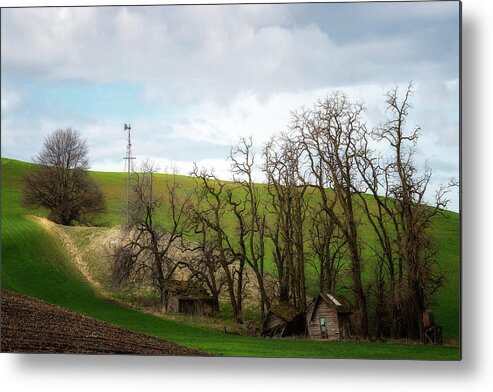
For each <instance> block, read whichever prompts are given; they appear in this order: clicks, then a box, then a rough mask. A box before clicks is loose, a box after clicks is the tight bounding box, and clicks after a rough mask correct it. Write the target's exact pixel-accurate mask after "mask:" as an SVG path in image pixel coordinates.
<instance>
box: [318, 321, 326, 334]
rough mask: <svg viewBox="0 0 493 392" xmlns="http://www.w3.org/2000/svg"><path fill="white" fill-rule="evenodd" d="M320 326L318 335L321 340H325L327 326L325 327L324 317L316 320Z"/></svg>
mask: <svg viewBox="0 0 493 392" xmlns="http://www.w3.org/2000/svg"><path fill="white" fill-rule="evenodd" d="M318 322H319V324H320V335H321V337H322V338H327V326H326V325H325V317H320V318H319V319H318Z"/></svg>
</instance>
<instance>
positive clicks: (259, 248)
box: [116, 86, 447, 339]
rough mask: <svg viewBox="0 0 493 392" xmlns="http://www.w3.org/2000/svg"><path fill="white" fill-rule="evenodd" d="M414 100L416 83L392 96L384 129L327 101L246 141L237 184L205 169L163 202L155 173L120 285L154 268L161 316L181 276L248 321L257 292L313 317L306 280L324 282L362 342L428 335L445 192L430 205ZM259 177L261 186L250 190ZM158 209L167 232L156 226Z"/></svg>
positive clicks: (357, 110)
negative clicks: (346, 308)
mask: <svg viewBox="0 0 493 392" xmlns="http://www.w3.org/2000/svg"><path fill="white" fill-rule="evenodd" d="M411 95H412V88H411V86H409V87H408V89H407V90H406V92H405V93H404V96H403V97H402V98H400V97H399V94H398V90H397V89H395V90H392V91H390V92H389V93H388V94H387V101H386V103H387V109H388V110H387V113H388V118H387V119H386V120H385V121H384V122H383V124H382V125H381V126H380V127H378V128H376V129H372V130H369V129H367V127H366V124H365V121H364V117H363V115H364V110H365V109H364V107H363V106H362V105H361V104H358V103H354V102H351V101H350V100H349V98H348V97H347V96H345V95H344V94H342V93H334V94H332V95H329V96H328V97H327V98H325V99H323V100H321V101H319V102H318V103H317V104H316V105H315V106H314V108H312V109H303V110H300V111H298V112H296V113H294V114H293V119H292V123H291V124H290V126H289V128H288V130H287V132H285V133H283V134H281V135H279V136H277V137H276V138H273V139H272V140H271V141H270V142H268V143H267V144H266V145H265V146H264V149H263V151H262V153H261V154H260V153H258V154H256V153H255V150H254V148H253V143H252V140H251V139H242V140H240V143H239V144H238V145H237V146H235V147H233V148H232V149H231V153H230V161H231V174H232V178H233V181H230V182H226V181H223V180H220V179H219V178H217V177H216V176H215V175H214V173H213V172H212V171H209V170H207V169H200V168H197V167H195V169H194V170H193V172H192V173H191V175H192V177H194V178H195V184H196V185H195V189H194V192H193V193H191V194H189V195H188V196H186V197H182V198H178V197H177V192H176V186H177V185H176V182H175V183H173V184H171V185H170V184H169V183H168V184H167V185H166V189H165V194H166V196H164V198H156V197H155V196H153V191H152V172H153V170H151V169H150V168H145V170H143V173H141V174H136V180H135V195H136V202H135V204H134V206H133V212H132V217H133V223H134V225H133V227H132V229H131V233H132V234H131V236H130V237H131V238H132V240H131V241H130V242H128V243H127V244H125V245H124V246H123V247H121V249H120V250H119V252H118V253H117V257H116V260H117V264H116V265H117V266H118V268H117V269H116V270H117V271H118V273H119V274H121V277H120V280H121V281H123V280H124V279H127V278H128V277H130V276H134V277H135V276H138V275H139V274H141V273H144V270H147V271H148V272H146V273H147V274H148V276H152V277H153V279H154V281H155V282H156V285H157V287H158V288H159V290H160V293H162V302H163V305H164V306H165V305H166V299H165V298H163V296H164V293H165V292H166V284H167V282H168V281H169V280H170V279H172V278H173V276H174V274H175V272H176V270H177V269H181V268H182V269H184V270H186V271H187V273H188V276H189V278H190V279H195V280H198V281H199V282H201V283H202V284H203V285H205V286H206V287H207V288H208V289H209V291H210V293H211V295H212V297H213V298H214V302H215V307H216V310H217V311H219V310H220V306H219V305H220V298H227V300H228V302H229V304H230V306H231V309H232V314H233V319H234V321H235V322H237V323H241V322H242V321H243V313H244V306H243V304H244V299H245V296H246V295H247V294H246V293H247V290H246V288H247V286H248V285H250V286H252V287H255V288H256V291H257V292H258V304H259V313H260V314H261V316H262V318H263V317H264V316H265V314H266V311H267V310H268V309H269V308H270V307H271V306H272V305H273V304H277V303H289V304H291V305H292V306H293V307H294V308H296V309H297V310H298V311H299V312H304V311H305V310H306V308H307V279H308V278H307V275H308V273H307V271H309V270H310V271H316V274H317V275H318V290H319V291H320V292H330V293H337V292H340V291H341V290H342V291H344V293H345V294H347V296H348V297H349V298H350V299H351V301H352V304H353V316H352V318H353V319H352V323H353V328H354V331H355V333H356V334H357V335H358V336H359V337H362V338H366V337H368V336H377V337H393V338H402V337H408V338H413V339H418V338H422V336H423V326H422V312H423V311H424V310H425V308H426V307H427V306H428V305H429V303H430V301H431V300H432V295H433V293H434V292H435V291H436V290H437V289H438V288H440V287H441V285H442V284H443V276H442V274H441V273H440V271H439V269H438V266H437V264H436V258H435V255H436V247H435V242H434V238H433V236H432V235H431V233H430V225H431V223H432V222H433V218H434V217H435V216H436V215H437V214H438V213H440V211H441V210H442V209H444V208H445V207H446V204H447V200H446V199H445V194H446V191H447V190H446V188H441V189H440V190H439V191H438V193H437V195H436V200H435V203H434V204H433V205H430V204H425V199H424V198H425V193H426V190H427V186H428V184H429V182H430V178H431V172H430V171H429V170H428V169H426V170H425V172H424V173H423V174H422V175H420V174H419V173H418V170H417V168H416V164H415V159H414V149H415V146H416V143H417V141H418V137H419V128H416V129H413V130H411V131H408V130H407V129H406V118H407V115H408V111H409V109H410V97H411ZM376 143H379V145H380V146H382V147H383V148H382V151H386V154H385V156H382V155H381V154H379V153H378V152H377V151H375V150H374V149H372V148H371V146H372V145H373V146H374V145H376ZM257 160H258V161H257ZM259 172H261V173H263V174H264V176H265V183H258V182H255V181H254V176H255V173H259ZM161 203H167V207H166V208H165V209H164V210H166V211H168V215H169V216H168V217H167V218H166V221H167V222H169V223H170V225H169V227H168V228H166V229H164V228H163V227H161V226H159V225H157V224H156V217H155V215H156V214H157V213H158V207H159V205H160V204H161ZM369 233H372V234H369ZM185 238H186V239H187V240H186V241H185ZM172 244H175V245H176V246H178V245H179V247H180V251H181V255H180V256H179V257H178V256H176V255H175V256H173V255H172V254H170V249H171V245H172ZM267 260H269V261H270V263H267ZM267 265H271V266H272V268H273V269H271V270H269V271H268V270H267ZM149 274H150V275H149ZM369 304H371V306H370V305H369Z"/></svg>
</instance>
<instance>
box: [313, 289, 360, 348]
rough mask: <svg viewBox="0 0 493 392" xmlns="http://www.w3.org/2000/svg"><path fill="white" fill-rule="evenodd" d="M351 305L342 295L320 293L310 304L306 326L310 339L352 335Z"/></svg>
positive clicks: (346, 337)
mask: <svg viewBox="0 0 493 392" xmlns="http://www.w3.org/2000/svg"><path fill="white" fill-rule="evenodd" d="M350 316H351V306H350V304H349V302H348V301H347V300H346V299H344V298H342V297H337V298H336V297H335V296H334V295H333V294H329V293H320V294H319V295H318V296H317V297H315V298H314V299H313V301H312V302H311V303H310V304H309V305H308V310H307V315H306V328H307V332H308V336H309V337H310V339H329V340H340V339H349V338H350V337H351V319H350Z"/></svg>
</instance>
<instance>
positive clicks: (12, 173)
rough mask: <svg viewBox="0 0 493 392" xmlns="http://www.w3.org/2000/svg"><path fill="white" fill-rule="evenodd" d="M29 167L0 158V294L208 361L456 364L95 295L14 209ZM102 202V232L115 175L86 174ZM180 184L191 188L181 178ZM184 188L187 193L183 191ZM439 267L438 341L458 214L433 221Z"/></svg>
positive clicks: (447, 308) (453, 304)
mask: <svg viewBox="0 0 493 392" xmlns="http://www.w3.org/2000/svg"><path fill="white" fill-rule="evenodd" d="M29 168H30V164H28V163H24V162H19V161H14V160H9V159H5V158H2V194H1V196H2V203H1V207H2V210H1V213H2V220H1V224H2V237H1V239H2V247H1V256H2V266H1V273H2V276H1V282H2V287H4V288H6V289H10V290H13V291H16V292H19V293H23V294H26V295H30V296H33V297H36V298H40V299H42V300H45V301H48V302H50V303H53V304H57V305H60V306H63V307H66V308H68V309H71V310H74V311H78V312H81V313H84V314H87V315H89V316H92V317H95V318H98V319H100V320H104V321H107V322H110V323H113V324H116V325H119V326H122V327H124V328H129V329H132V330H137V331H140V332H144V333H147V334H149V335H152V336H156V337H160V338H163V339H167V340H170V341H172V342H175V343H178V344H182V345H185V346H188V347H192V348H197V349H200V350H203V351H206V352H209V353H212V354H217V355H230V356H258V357H319V358H378V359H384V358H385V359H430V360H457V359H459V356H460V352H459V348H458V347H457V346H454V347H447V346H443V347H433V346H423V345H403V344H383V343H345V342H344V343H343V342H340V343H334V342H317V341H309V340H290V339H282V340H281V339H262V338H253V337H246V336H239V335H232V334H224V333H218V332H213V331H210V330H208V329H204V328H200V327H197V326H194V325H189V324H187V323H181V322H175V321H172V320H166V319H163V318H159V317H156V316H151V315H148V314H144V313H141V312H138V311H135V310H132V309H129V308H126V307H122V306H119V305H116V304H115V303H113V302H111V301H108V300H106V299H105V298H102V297H100V296H98V294H97V293H96V292H95V291H94V289H93V288H92V287H90V286H89V284H88V283H86V281H85V280H84V279H83V277H82V276H81V275H80V273H79V272H78V271H77V270H76V269H75V267H74V266H73V265H72V263H71V262H70V260H69V258H68V256H67V254H66V253H65V251H64V250H63V249H62V248H61V246H60V244H59V242H58V241H57V239H56V238H53V237H52V236H51V235H50V234H48V233H47V232H45V231H44V230H43V229H42V228H41V227H40V226H38V224H37V223H36V222H35V221H33V220H30V219H28V218H26V215H28V214H34V213H35V214H36V215H41V216H43V215H46V212H45V211H39V210H38V211H32V210H28V209H25V208H23V207H22V206H21V203H20V199H21V181H22V180H21V179H22V176H23V175H24V174H25V173H27V171H28V170H29ZM93 175H94V177H95V178H96V179H97V181H99V182H100V183H101V185H102V186H103V190H104V192H105V194H106V195H107V197H108V204H109V207H110V209H109V212H108V213H107V214H106V216H104V217H103V220H105V221H106V222H107V223H109V224H110V225H114V224H117V223H118V222H119V221H121V219H122V217H121V215H120V207H119V198H120V197H121V190H122V185H121V184H122V180H123V178H124V177H123V175H122V174H114V173H93ZM184 181H192V180H191V179H188V178H186V177H184ZM188 186H191V184H189V185H188ZM435 231H436V234H437V237H438V240H439V244H440V262H441V266H442V268H443V269H444V271H446V273H447V283H446V286H445V287H444V289H443V290H442V291H441V292H440V293H439V295H438V296H437V304H436V307H434V312H435V314H436V319H437V321H438V322H439V323H440V324H442V325H443V327H444V332H445V336H448V337H451V338H457V337H458V331H459V316H458V315H459V224H458V215H457V214H454V213H447V214H446V215H445V216H444V217H443V218H441V220H440V221H437V222H436V227H435Z"/></svg>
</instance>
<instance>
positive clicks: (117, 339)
mask: <svg viewBox="0 0 493 392" xmlns="http://www.w3.org/2000/svg"><path fill="white" fill-rule="evenodd" d="M1 300H2V303H1V307H2V313H1V314H2V330H1V338H0V349H1V351H2V352H17V353H83V354H137V355H200V356H206V355H208V354H206V353H203V352H200V351H198V350H194V349H190V348H187V347H183V346H179V345H177V344H175V343H171V342H168V341H166V340H161V339H157V338H154V337H151V336H148V335H144V334H142V333H138V332H133V331H129V330H126V329H123V328H120V327H117V326H114V325H112V324H109V323H106V322H103V321H100V320H96V319H93V318H91V317H87V316H84V315H82V314H79V313H76V312H72V311H68V310H66V309H63V308H60V307H58V306H55V305H51V304H48V303H46V302H44V301H40V300H38V299H35V298H31V297H27V296H25V295H20V294H17V293H14V292H11V291H8V290H2V296H1Z"/></svg>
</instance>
